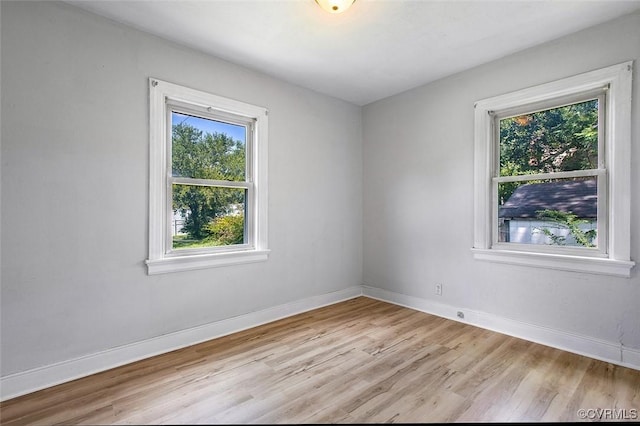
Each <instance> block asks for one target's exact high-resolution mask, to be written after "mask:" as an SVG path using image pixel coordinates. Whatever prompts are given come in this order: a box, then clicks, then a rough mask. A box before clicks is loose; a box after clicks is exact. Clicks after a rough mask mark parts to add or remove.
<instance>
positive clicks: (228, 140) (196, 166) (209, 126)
mask: <svg viewBox="0 0 640 426" xmlns="http://www.w3.org/2000/svg"><path fill="white" fill-rule="evenodd" d="M246 130H247V129H246V127H245V126H240V125H237V124H230V123H224V122H221V121H216V120H212V119H207V118H201V117H195V116H192V115H187V114H182V113H178V112H175V111H174V112H172V114H171V135H172V136H171V163H172V166H171V168H172V173H173V176H176V177H188V178H196V179H215V180H228V181H243V180H245V169H246V160H245V158H246V152H245V151H246V149H245V147H246V138H247V136H246V133H247V131H246Z"/></svg>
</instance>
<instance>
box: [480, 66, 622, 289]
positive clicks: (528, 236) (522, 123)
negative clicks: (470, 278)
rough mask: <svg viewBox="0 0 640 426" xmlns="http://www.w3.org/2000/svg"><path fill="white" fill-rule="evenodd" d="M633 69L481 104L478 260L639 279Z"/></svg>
mask: <svg viewBox="0 0 640 426" xmlns="http://www.w3.org/2000/svg"><path fill="white" fill-rule="evenodd" d="M631 66H632V64H631V63H630V62H629V63H625V64H620V65H616V66H612V67H608V68H605V69H601V70H597V71H592V72H589V73H585V74H581V75H578V76H575V77H570V78H567V79H564V80H560V81H556V82H552V83H548V84H544V85H541V86H536V87H533V88H528V89H524V90H521V91H518V92H515V93H509V94H506V95H501V96H497V97H494V98H490V99H485V100H482V101H479V102H477V103H476V106H475V126H476V127H475V191H476V194H475V203H474V214H475V222H474V223H475V238H474V250H473V251H474V256H475V257H476V258H477V259H481V260H490V261H497V262H506V263H513V264H520V265H529V266H537V267H547V268H553V269H563V270H570V271H581V272H592V273H601V274H611V275H619V276H629V274H630V269H631V268H632V267H633V265H634V263H633V262H632V261H630V258H629V245H630V241H629V233H630V227H629V222H630V207H629V195H630V181H629V180H630V163H629V153H630V112H631V102H630V99H631Z"/></svg>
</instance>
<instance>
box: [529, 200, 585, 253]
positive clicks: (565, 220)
mask: <svg viewBox="0 0 640 426" xmlns="http://www.w3.org/2000/svg"><path fill="white" fill-rule="evenodd" d="M537 213H538V218H540V219H544V220H546V221H549V222H553V223H555V224H556V225H557V226H558V227H560V228H564V229H568V230H569V234H571V235H572V236H573V237H574V238H575V240H576V242H577V243H578V244H579V245H581V246H583V247H595V244H593V240H594V239H595V238H596V230H595V229H590V230H589V231H583V230H582V229H580V225H582V224H587V223H589V221H588V220H585V219H579V218H578V216H576V215H575V214H573V213H571V212H561V211H559V210H548V209H545V210H540V211H538V212H537ZM539 229H540V231H542V232H543V233H544V234H545V235H546V236H547V237H549V239H551V243H552V244H555V245H561V246H563V245H566V240H567V239H566V237H563V236H561V235H556V234H554V233H553V232H551V230H550V229H549V228H539Z"/></svg>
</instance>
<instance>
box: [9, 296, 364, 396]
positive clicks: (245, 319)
mask: <svg viewBox="0 0 640 426" xmlns="http://www.w3.org/2000/svg"><path fill="white" fill-rule="evenodd" d="M361 295H362V288H361V287H360V286H353V287H349V288H346V289H344V290H339V291H335V292H332V293H326V294H322V295H318V296H313V297H309V298H306V299H302V300H298V301H295V302H290V303H286V304H283V305H279V306H275V307H272V308H267V309H263V310H261V311H257V312H251V313H248V314H244V315H240V316H237V317H233V318H228V319H224V320H221V321H216V322H213V323H209V324H204V325H201V326H198V327H193V328H189V329H186V330H181V331H176V332H174V333H169V334H165V335H162V336H158V337H153V338H151V339H147V340H143V341H140V342H135V343H131V344H128V345H124V346H119V347H117V348H113V349H107V350H105V351H101V352H97V353H94V354H89V355H86V356H82V357H79V358H75V359H71V360H68V361H63V362H58V363H55V364H51V365H46V366H43V367H39V368H34V369H31V370H28V371H23V372H20V373H15V374H11V375H9V376H5V377H1V378H0V401H5V400H7V399H11V398H15V397H17V396H21V395H25V394H28V393H31V392H35V391H37V390H41V389H45V388H48V387H51V386H55V385H58V384H61V383H65V382H68V381H71V380H75V379H78V378H81V377H86V376H89V375H91V374H95V373H99V372H101V371H105V370H109V369H111V368H114V367H119V366H121V365H125V364H129V363H132V362H135V361H139V360H141V359H145V358H149V357H152V356H154V355H159V354H163V353H167V352H170V351H173V350H176V349H180V348H184V347H187V346H191V345H195V344H197V343H201V342H205V341H207V340H211V339H215V338H218V337H222V336H225V335H228V334H231V333H235V332H238V331H242V330H246V329H248V328H252V327H256V326H258V325H262V324H266V323H269V322H272V321H276V320H279V319H282V318H286V317H290V316H292V315H296V314H299V313H302V312H307V311H310V310H313V309H317V308H321V307H323V306H327V305H332V304H334V303H338V302H341V301H344V300H348V299H353V298H354V297H358V296H361Z"/></svg>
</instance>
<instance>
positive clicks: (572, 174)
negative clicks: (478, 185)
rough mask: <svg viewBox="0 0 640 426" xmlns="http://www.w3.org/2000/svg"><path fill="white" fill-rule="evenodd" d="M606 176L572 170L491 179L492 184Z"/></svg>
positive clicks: (593, 172)
mask: <svg viewBox="0 0 640 426" xmlns="http://www.w3.org/2000/svg"><path fill="white" fill-rule="evenodd" d="M605 175H606V170H604V169H589V170H573V171H568V172H549V173H536V174H531V175H517V176H498V177H493V178H492V181H493V182H494V183H505V182H526V181H530V180H549V179H570V178H580V177H590V176H597V177H603V176H605Z"/></svg>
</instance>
